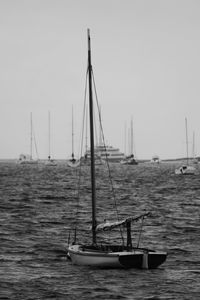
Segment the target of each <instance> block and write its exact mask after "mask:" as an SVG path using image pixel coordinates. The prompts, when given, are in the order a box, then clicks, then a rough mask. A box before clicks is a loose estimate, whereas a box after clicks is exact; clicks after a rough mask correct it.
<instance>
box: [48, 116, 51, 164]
mask: <svg viewBox="0 0 200 300" xmlns="http://www.w3.org/2000/svg"><path fill="white" fill-rule="evenodd" d="M48 134H49V138H48V140H49V145H48V146H49V156H48V159H49V160H50V159H51V150H50V147H51V141H50V139H51V136H50V111H49V112H48Z"/></svg>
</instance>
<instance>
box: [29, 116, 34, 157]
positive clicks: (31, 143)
mask: <svg viewBox="0 0 200 300" xmlns="http://www.w3.org/2000/svg"><path fill="white" fill-rule="evenodd" d="M30 121H31V142H30V159H31V160H32V148H33V146H32V145H33V121H32V112H31V120H30Z"/></svg>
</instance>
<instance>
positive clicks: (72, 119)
mask: <svg viewBox="0 0 200 300" xmlns="http://www.w3.org/2000/svg"><path fill="white" fill-rule="evenodd" d="M72 159H74V114H73V105H72Z"/></svg>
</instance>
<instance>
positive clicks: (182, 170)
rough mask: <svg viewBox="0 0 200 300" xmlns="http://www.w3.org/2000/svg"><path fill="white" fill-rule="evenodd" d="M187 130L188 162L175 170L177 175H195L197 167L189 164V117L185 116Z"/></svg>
mask: <svg viewBox="0 0 200 300" xmlns="http://www.w3.org/2000/svg"><path fill="white" fill-rule="evenodd" d="M185 132H186V157H187V163H186V165H182V166H181V167H179V168H178V169H176V170H175V174H176V175H194V174H195V173H196V169H195V168H194V167H193V166H191V165H189V157H188V128H187V118H185Z"/></svg>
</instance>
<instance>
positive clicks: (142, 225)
mask: <svg viewBox="0 0 200 300" xmlns="http://www.w3.org/2000/svg"><path fill="white" fill-rule="evenodd" d="M143 224H144V216H143V217H142V224H141V227H140V233H139V238H138V243H137V248H139V244H140V239H141V234H142V227H143Z"/></svg>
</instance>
